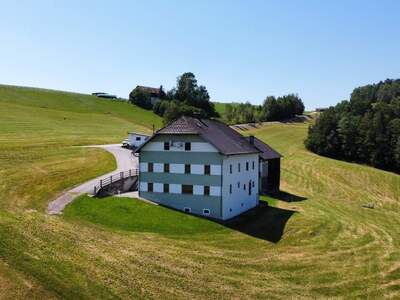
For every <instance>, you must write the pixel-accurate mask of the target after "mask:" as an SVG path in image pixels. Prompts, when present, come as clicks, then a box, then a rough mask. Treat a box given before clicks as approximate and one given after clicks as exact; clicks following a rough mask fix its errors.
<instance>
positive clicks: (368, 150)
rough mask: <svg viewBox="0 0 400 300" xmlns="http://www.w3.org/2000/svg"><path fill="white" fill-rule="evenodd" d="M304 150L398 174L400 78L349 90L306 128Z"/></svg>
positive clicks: (399, 164)
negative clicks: (347, 93)
mask: <svg viewBox="0 0 400 300" xmlns="http://www.w3.org/2000/svg"><path fill="white" fill-rule="evenodd" d="M305 146H306V148H307V149H309V150H311V151H313V152H315V153H317V154H320V155H324V156H328V157H332V158H337V159H342V160H348V161H354V162H359V163H366V164H368V165H371V166H374V167H377V168H381V169H385V170H390V171H394V172H397V173H400V79H397V80H391V79H388V80H386V81H384V82H379V83H377V84H369V85H366V86H362V87H358V88H356V89H354V90H353V92H352V94H351V96H350V100H349V101H347V100H345V101H342V102H340V103H338V104H337V105H336V106H334V107H330V108H329V109H328V110H326V111H324V112H323V113H322V114H321V115H320V116H319V117H318V119H317V120H316V122H315V124H314V125H312V126H310V127H309V130H308V137H307V139H306V140H305Z"/></svg>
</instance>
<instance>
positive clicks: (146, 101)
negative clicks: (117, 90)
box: [129, 87, 152, 109]
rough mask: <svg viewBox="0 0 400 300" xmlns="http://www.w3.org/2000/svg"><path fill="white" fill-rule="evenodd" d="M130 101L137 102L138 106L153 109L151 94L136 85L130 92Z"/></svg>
mask: <svg viewBox="0 0 400 300" xmlns="http://www.w3.org/2000/svg"><path fill="white" fill-rule="evenodd" d="M129 102H131V103H132V104H135V105H137V106H140V107H143V108H146V109H151V107H152V105H151V101H150V96H149V95H147V94H145V93H144V92H143V91H142V90H141V89H140V88H138V87H136V88H135V89H134V90H133V91H132V92H131V93H130V94H129Z"/></svg>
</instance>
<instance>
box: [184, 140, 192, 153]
mask: <svg viewBox="0 0 400 300" xmlns="http://www.w3.org/2000/svg"><path fill="white" fill-rule="evenodd" d="M190 150H192V143H190V142H186V143H185V151H190Z"/></svg>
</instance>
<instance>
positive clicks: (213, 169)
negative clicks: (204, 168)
mask: <svg viewBox="0 0 400 300" xmlns="http://www.w3.org/2000/svg"><path fill="white" fill-rule="evenodd" d="M221 173H222V170H221V166H220V165H211V175H221Z"/></svg>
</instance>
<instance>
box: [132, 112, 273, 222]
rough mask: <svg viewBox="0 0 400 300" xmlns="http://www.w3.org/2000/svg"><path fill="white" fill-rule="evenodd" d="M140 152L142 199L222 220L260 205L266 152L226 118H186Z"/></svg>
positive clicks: (166, 129) (174, 124)
mask: <svg viewBox="0 0 400 300" xmlns="http://www.w3.org/2000/svg"><path fill="white" fill-rule="evenodd" d="M257 141H258V142H259V140H257ZM137 152H138V153H139V168H140V169H139V196H140V197H142V198H145V199H148V200H151V201H153V202H156V203H159V204H162V205H165V206H168V207H172V208H175V209H179V210H182V211H185V212H188V213H194V214H199V215H204V216H209V217H212V218H215V219H221V220H227V219H230V218H233V217H235V216H237V215H239V214H241V213H243V212H245V211H247V210H249V209H251V208H254V207H255V206H257V205H258V201H259V188H260V182H259V176H260V163H261V158H260V155H261V154H262V153H261V151H260V150H259V149H258V148H257V147H255V146H254V139H247V138H245V137H243V136H242V135H241V134H239V133H238V132H236V131H235V130H233V129H231V128H230V127H228V126H226V125H225V124H223V123H222V122H219V121H216V120H207V119H196V118H192V117H181V118H179V119H178V120H176V121H174V122H173V123H171V124H169V125H168V126H166V127H164V128H162V129H161V130H159V131H157V132H156V133H155V134H154V135H153V136H152V137H150V138H149V139H148V140H147V141H146V142H145V143H144V144H143V145H142V146H140V147H139V149H138V150H137ZM278 155H279V154H278ZM279 157H280V156H279Z"/></svg>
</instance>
